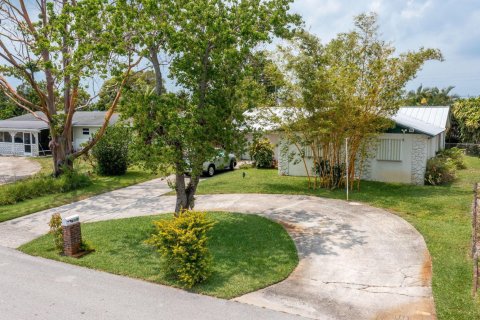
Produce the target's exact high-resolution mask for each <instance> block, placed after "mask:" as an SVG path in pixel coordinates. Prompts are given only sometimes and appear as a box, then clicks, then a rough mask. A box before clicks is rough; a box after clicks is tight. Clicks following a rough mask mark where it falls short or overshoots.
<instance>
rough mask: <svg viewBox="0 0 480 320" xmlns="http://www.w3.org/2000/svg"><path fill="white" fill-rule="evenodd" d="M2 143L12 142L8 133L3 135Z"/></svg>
mask: <svg viewBox="0 0 480 320" xmlns="http://www.w3.org/2000/svg"><path fill="white" fill-rule="evenodd" d="M3 142H10V143H11V142H12V136H11V135H10V133H8V132H4V133H3Z"/></svg>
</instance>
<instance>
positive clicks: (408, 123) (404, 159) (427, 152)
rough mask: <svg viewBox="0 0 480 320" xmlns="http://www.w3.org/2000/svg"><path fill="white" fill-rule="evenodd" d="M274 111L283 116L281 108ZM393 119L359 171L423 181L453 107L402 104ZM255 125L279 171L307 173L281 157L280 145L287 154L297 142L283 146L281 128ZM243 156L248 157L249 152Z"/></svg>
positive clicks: (377, 176)
mask: <svg viewBox="0 0 480 320" xmlns="http://www.w3.org/2000/svg"><path fill="white" fill-rule="evenodd" d="M275 112H276V113H278V114H279V117H281V115H282V112H281V111H279V110H275ZM391 120H393V121H394V123H395V126H394V127H393V128H391V129H390V130H388V131H387V132H385V133H383V134H380V135H379V136H378V137H377V139H376V141H375V142H374V143H373V144H372V145H371V147H370V150H369V152H368V154H370V155H371V156H370V157H369V158H367V159H365V161H364V162H363V168H362V170H359V173H358V174H359V175H360V172H361V178H362V179H363V180H371V181H383V182H399V183H409V184H416V185H422V184H424V179H425V171H426V166H427V161H428V160H429V159H430V158H432V157H434V156H435V155H436V153H437V152H438V151H440V150H443V149H444V148H445V136H446V131H447V130H448V128H449V127H450V107H445V106H441V107H430V106H421V107H401V108H400V109H399V110H398V112H397V113H396V114H395V115H394V116H392V117H391ZM254 125H255V126H257V128H256V129H257V130H259V129H260V130H261V128H258V126H263V128H264V136H265V137H266V138H268V139H269V140H270V142H271V143H272V144H273V145H274V146H275V158H276V160H277V162H278V170H279V174H282V175H291V176H306V175H307V172H306V169H305V165H304V164H303V162H298V161H294V160H291V159H286V157H285V159H283V158H282V155H281V152H280V149H282V150H288V152H287V153H288V154H291V153H296V152H297V149H296V147H295V146H294V145H290V146H282V143H283V142H282V141H283V139H282V132H281V131H279V130H276V129H275V126H274V124H271V123H270V124H266V125H263V124H262V123H261V122H260V121H256V122H255V123H254ZM250 139H251V136H250ZM285 147H288V148H285ZM306 148H307V149H308V148H309V147H306ZM307 149H306V150H304V154H305V155H306V157H305V158H306V159H305V160H306V162H307V168H313V167H314V164H313V157H309V155H311V154H312V152H311V151H309V150H307ZM243 157H244V158H248V155H244V156H243Z"/></svg>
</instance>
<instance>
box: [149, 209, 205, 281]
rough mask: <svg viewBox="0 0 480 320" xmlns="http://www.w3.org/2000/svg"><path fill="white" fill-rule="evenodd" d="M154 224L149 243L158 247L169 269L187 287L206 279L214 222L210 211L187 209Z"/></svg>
mask: <svg viewBox="0 0 480 320" xmlns="http://www.w3.org/2000/svg"><path fill="white" fill-rule="evenodd" d="M154 224H155V228H156V232H155V233H154V234H153V235H152V236H151V238H150V239H148V240H147V241H146V243H147V244H150V245H152V246H154V247H156V248H157V249H158V251H159V252H160V254H161V255H162V258H163V260H164V266H165V267H166V268H167V271H168V273H169V274H171V275H172V276H174V277H175V278H177V279H178V280H179V281H180V282H181V283H182V284H183V285H184V286H185V287H187V288H191V287H193V286H194V285H196V284H198V283H201V282H203V281H205V280H206V279H207V278H208V276H209V275H210V264H211V257H210V252H209V250H208V247H207V241H208V237H207V232H208V231H209V230H210V229H211V228H212V227H213V225H214V223H213V222H211V221H210V220H209V219H207V216H206V213H203V212H197V211H184V212H182V213H180V214H179V216H178V217H174V218H173V219H169V220H160V221H156V222H154Z"/></svg>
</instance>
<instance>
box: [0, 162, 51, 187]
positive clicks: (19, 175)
mask: <svg viewBox="0 0 480 320" xmlns="http://www.w3.org/2000/svg"><path fill="white" fill-rule="evenodd" d="M40 169H42V166H41V165H40V164H39V163H38V162H36V161H34V160H31V159H28V158H22V157H0V185H2V184H6V183H9V182H13V181H16V180H20V179H25V178H28V177H30V176H31V175H34V174H36V173H38V172H39V171H40Z"/></svg>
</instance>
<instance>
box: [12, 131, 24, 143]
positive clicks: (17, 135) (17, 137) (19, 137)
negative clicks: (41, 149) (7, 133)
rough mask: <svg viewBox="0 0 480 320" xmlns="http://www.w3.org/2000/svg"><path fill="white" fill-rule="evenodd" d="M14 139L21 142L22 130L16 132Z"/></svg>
mask: <svg viewBox="0 0 480 320" xmlns="http://www.w3.org/2000/svg"><path fill="white" fill-rule="evenodd" d="M14 141H15V143H23V132H17V133H16V134H15V138H14Z"/></svg>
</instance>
